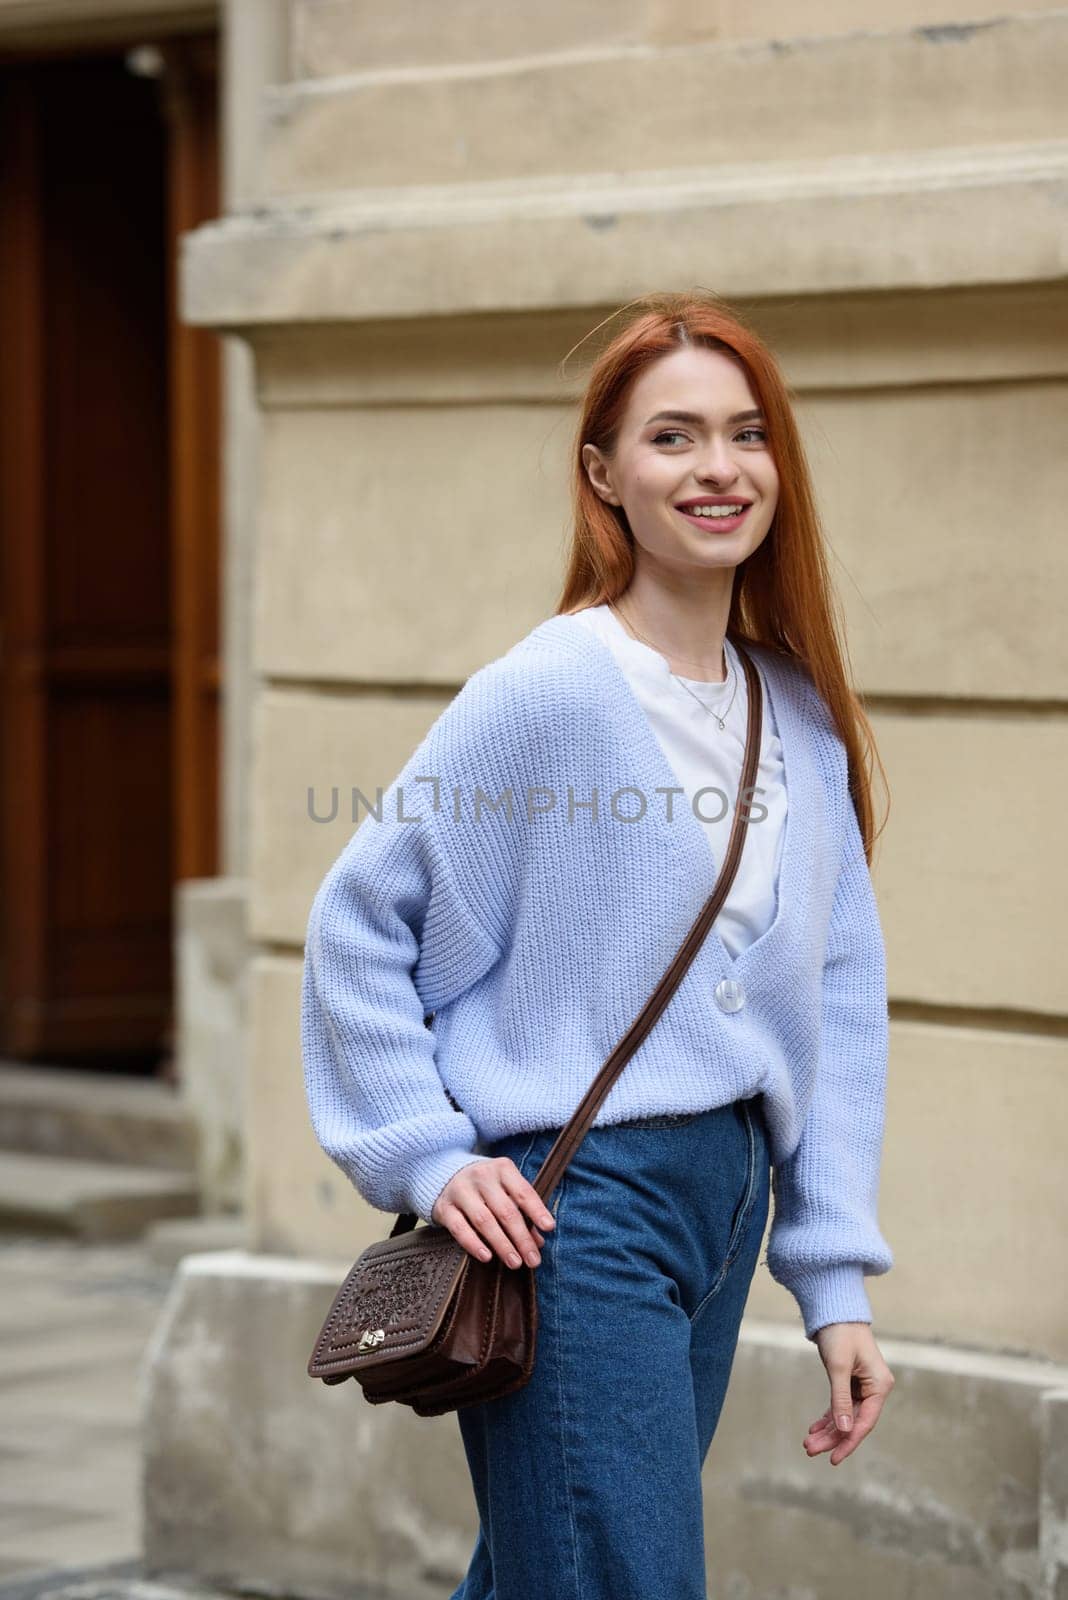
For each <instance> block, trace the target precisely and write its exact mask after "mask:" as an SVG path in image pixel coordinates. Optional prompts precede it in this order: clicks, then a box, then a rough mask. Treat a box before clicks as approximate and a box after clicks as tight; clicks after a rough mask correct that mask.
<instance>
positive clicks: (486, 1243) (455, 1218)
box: [432, 1156, 556, 1267]
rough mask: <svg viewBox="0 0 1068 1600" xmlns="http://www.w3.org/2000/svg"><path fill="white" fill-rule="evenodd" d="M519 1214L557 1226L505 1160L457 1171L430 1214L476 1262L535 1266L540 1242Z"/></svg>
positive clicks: (512, 1164)
mask: <svg viewBox="0 0 1068 1600" xmlns="http://www.w3.org/2000/svg"><path fill="white" fill-rule="evenodd" d="M524 1211H525V1212H526V1214H527V1216H529V1218H530V1219H531V1223H532V1224H534V1223H537V1224H539V1225H540V1227H541V1228H548V1229H552V1228H554V1227H555V1226H556V1220H555V1218H554V1217H553V1215H552V1213H551V1212H550V1211H549V1210H548V1209H547V1207H546V1205H545V1202H544V1201H543V1200H542V1198H541V1196H540V1195H539V1194H538V1192H537V1190H536V1189H535V1188H534V1185H533V1184H531V1183H528V1181H527V1180H526V1178H524V1177H523V1175H522V1173H521V1172H520V1171H519V1168H518V1167H517V1166H516V1164H515V1162H514V1161H512V1160H511V1158H510V1157H508V1156H499V1157H496V1158H495V1159H493V1160H489V1161H476V1162H471V1163H470V1164H469V1165H468V1166H466V1167H461V1169H460V1171H459V1172H457V1173H455V1174H454V1175H453V1177H452V1178H451V1179H450V1181H449V1182H448V1183H447V1184H446V1185H445V1187H444V1189H443V1190H442V1192H441V1194H440V1195H439V1196H438V1199H437V1200H436V1202H435V1205H434V1211H433V1213H432V1215H433V1219H434V1221H436V1222H440V1223H441V1224H442V1226H444V1227H446V1228H448V1230H449V1232H450V1233H451V1234H452V1236H453V1238H454V1239H455V1240H456V1241H457V1243H459V1244H462V1245H463V1247H464V1249H465V1250H467V1251H468V1252H469V1253H470V1254H471V1255H473V1256H475V1257H476V1258H477V1259H478V1260H480V1261H489V1260H491V1259H492V1256H493V1254H494V1253H496V1254H497V1255H498V1256H499V1257H500V1259H501V1260H502V1261H503V1262H504V1263H505V1265H506V1266H509V1267H519V1266H521V1265H522V1263H523V1261H526V1262H527V1264H528V1266H532V1267H536V1266H538V1265H539V1264H540V1261H541V1252H540V1249H539V1246H540V1245H543V1244H544V1243H545V1238H544V1235H543V1234H542V1233H540V1232H539V1231H538V1228H537V1227H528V1226H527V1222H526V1218H525V1217H524V1215H523V1213H524Z"/></svg>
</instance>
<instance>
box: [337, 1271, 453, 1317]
mask: <svg viewBox="0 0 1068 1600" xmlns="http://www.w3.org/2000/svg"><path fill="white" fill-rule="evenodd" d="M433 1273H434V1267H433V1265H432V1263H431V1262H429V1261H426V1260H425V1259H424V1260H419V1259H416V1260H413V1261H397V1260H395V1259H394V1260H388V1259H387V1260H385V1261H382V1262H377V1263H376V1262H371V1263H369V1264H368V1266H367V1267H366V1268H365V1269H364V1271H363V1272H362V1273H361V1274H360V1278H359V1281H358V1282H357V1283H356V1285H355V1286H354V1288H353V1292H352V1298H351V1299H350V1300H349V1302H348V1304H347V1305H346V1306H345V1308H344V1311H343V1314H342V1317H341V1319H340V1321H341V1326H342V1327H343V1328H344V1327H349V1328H354V1329H361V1328H388V1327H390V1326H391V1325H392V1324H393V1323H395V1322H400V1321H401V1319H402V1318H404V1317H407V1316H410V1315H411V1314H412V1312H413V1311H416V1310H418V1308H419V1307H420V1305H421V1304H422V1302H423V1301H424V1300H425V1298H426V1295H427V1293H428V1291H429V1289H430V1285H431V1281H432V1278H433ZM339 1331H340V1330H339Z"/></svg>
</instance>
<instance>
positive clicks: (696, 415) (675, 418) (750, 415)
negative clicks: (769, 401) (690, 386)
mask: <svg viewBox="0 0 1068 1600" xmlns="http://www.w3.org/2000/svg"><path fill="white" fill-rule="evenodd" d="M763 415H764V413H763V412H762V411H759V410H757V411H736V412H735V413H734V415H733V417H728V418H727V421H728V423H731V422H752V421H754V420H755V419H756V418H757V417H761V418H762V417H763ZM704 421H705V419H704V417H703V416H702V415H701V413H700V412H699V411H658V412H657V413H656V415H655V416H653V417H650V418H649V421H648V422H647V423H646V424H645V426H646V427H647V428H648V427H649V426H650V424H651V423H654V422H692V423H693V424H694V426H695V427H703V426H704Z"/></svg>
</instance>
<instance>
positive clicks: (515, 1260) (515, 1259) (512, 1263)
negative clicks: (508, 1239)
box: [508, 1250, 519, 1267]
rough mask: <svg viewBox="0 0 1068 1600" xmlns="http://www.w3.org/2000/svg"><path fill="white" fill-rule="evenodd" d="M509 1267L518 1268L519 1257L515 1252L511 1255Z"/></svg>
mask: <svg viewBox="0 0 1068 1600" xmlns="http://www.w3.org/2000/svg"><path fill="white" fill-rule="evenodd" d="M508 1265H509V1266H510V1267H518V1265H519V1257H518V1256H517V1255H516V1253H515V1251H514V1250H513V1251H512V1253H511V1255H510V1256H509V1257H508Z"/></svg>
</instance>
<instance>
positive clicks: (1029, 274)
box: [180, 140, 1068, 337]
mask: <svg viewBox="0 0 1068 1600" xmlns="http://www.w3.org/2000/svg"><path fill="white" fill-rule="evenodd" d="M1066 199H1068V140H1057V141H1049V142H1046V143H1042V144H1038V145H1015V146H996V147H989V148H985V147H978V148H972V149H968V150H962V149H950V150H939V151H927V152H922V153H920V154H911V153H905V154H898V155H894V156H850V157H839V158H836V159H835V160H828V161H818V162H776V163H762V164H759V165H755V166H727V167H720V168H715V169H678V170H674V171H667V172H661V173H644V174H642V175H641V176H640V177H615V176H612V175H602V176H591V177H588V178H583V179H581V180H573V181H561V180H560V179H553V180H545V179H535V180H527V181H525V182H507V183H500V182H494V183H485V184H469V185H449V186H441V187H433V188H424V189H403V190H390V191H366V190H365V191H357V190H354V191H349V192H346V193H333V194H320V195H314V196H303V197H302V198H301V200H300V201H299V202H291V203H286V202H277V201H276V202H274V203H272V204H270V205H263V206H258V207H257V208H256V209H255V210H253V211H250V212H247V213H236V214H234V215H232V216H229V217H226V218H222V219H220V220H219V221H216V222H212V223H208V224H206V225H204V226H202V227H200V228H197V229H195V230H193V231H192V232H191V233H188V234H186V235H185V236H184V238H183V240H182V251H181V260H180V273H181V284H180V287H181V298H182V315H183V318H184V319H185V320H186V321H187V322H189V323H192V324H194V325H197V326H203V327H213V328H216V329H218V330H219V331H221V332H233V333H244V334H246V335H248V336H250V337H252V336H253V335H254V333H255V330H256V329H257V328H258V327H270V326H276V325H279V324H291V323H323V322H349V321H364V320H377V319H380V318H383V317H429V316H452V315H456V314H458V313H463V312H469V313H479V312H481V313H489V312H515V311H546V310H554V311H555V310H560V309H561V308H564V307H569V306H598V305H604V304H608V303H611V302H614V301H616V300H624V299H627V298H630V297H631V296H634V295H637V294H641V293H644V292H646V291H648V290H649V289H650V288H653V287H659V286H663V285H673V284H674V285H686V284H691V283H694V282H698V283H701V284H704V285H706V286H708V287H710V288H714V289H715V290H716V291H717V292H718V293H720V294H723V295H727V296H736V297H738V296H741V297H745V298H747V299H750V298H760V297H765V296H776V297H781V296H783V295H789V294H794V295H802V294H803V295H815V294H820V293H837V292H850V291H863V290H868V291H871V290H877V291H890V290H902V289H934V288H944V287H954V286H962V287H963V286H967V285H976V284H1012V283H1042V282H1053V281H1063V279H1064V278H1065V276H1066V272H1068V233H1066V231H1065V228H1064V215H1065V201H1066ZM784 235H788V236H789V238H790V249H789V250H788V251H783V250H781V249H780V248H777V246H776V240H781V239H782V238H783V236H784Z"/></svg>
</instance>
